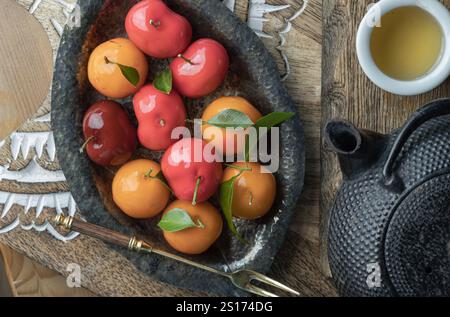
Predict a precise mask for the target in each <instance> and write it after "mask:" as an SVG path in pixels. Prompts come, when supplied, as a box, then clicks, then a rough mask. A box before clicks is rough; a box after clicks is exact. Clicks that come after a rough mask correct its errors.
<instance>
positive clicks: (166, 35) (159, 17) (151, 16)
mask: <svg viewBox="0 0 450 317" xmlns="http://www.w3.org/2000/svg"><path fill="white" fill-rule="evenodd" d="M150 21H153V24H151V22H150ZM125 29H126V31H127V34H128V37H129V38H130V40H131V41H132V42H133V43H134V44H135V45H136V46H137V47H138V48H139V49H141V50H142V51H143V52H144V53H146V54H147V55H150V56H152V57H155V58H169V57H175V56H177V55H178V54H179V53H181V52H183V51H184V50H185V49H186V47H187V46H188V45H189V43H190V42H191V39H192V27H191V25H190V24H189V21H188V20H187V19H186V18H185V17H183V16H181V15H179V14H177V13H175V12H173V11H172V10H171V9H170V8H169V7H167V5H166V4H165V3H164V2H163V1H161V0H144V1H141V2H139V3H137V4H136V5H135V6H133V7H132V8H131V9H130V11H129V12H128V14H127V17H126V20H125Z"/></svg>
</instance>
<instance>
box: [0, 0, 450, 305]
mask: <svg viewBox="0 0 450 317" xmlns="http://www.w3.org/2000/svg"><path fill="white" fill-rule="evenodd" d="M449 1H450V0H445V2H446V4H449ZM20 2H22V3H24V4H25V5H30V2H31V1H27V0H23V1H22V0H21V1H20ZM266 2H267V3H270V4H277V5H280V4H284V3H289V4H291V5H292V7H291V8H289V9H287V10H283V11H280V12H275V13H272V14H270V15H269V16H267V17H268V19H269V21H268V22H267V23H266V24H265V29H264V31H265V32H267V33H269V34H275V38H273V39H264V42H265V44H266V46H267V47H268V48H269V50H270V51H271V52H272V54H273V56H274V57H275V58H276V60H277V61H278V63H279V67H280V73H283V72H284V71H285V69H284V64H283V60H282V58H281V56H280V54H279V52H278V51H277V50H276V47H277V46H278V44H279V40H280V39H279V37H278V35H277V33H276V31H277V30H281V29H282V28H283V25H284V19H285V18H288V17H290V16H291V15H292V14H293V13H294V12H295V11H296V10H297V9H298V8H299V7H300V6H301V5H302V3H303V2H302V1H298V0H268V1H266ZM369 2H371V1H366V0H365V1H350V0H323V1H322V0H310V1H309V3H308V6H307V7H306V10H305V12H304V13H303V14H302V15H301V16H300V17H298V18H297V19H295V20H294V21H293V23H292V30H291V31H290V32H289V33H287V35H286V40H287V42H286V43H287V44H286V48H285V50H284V51H285V54H286V56H287V58H288V60H289V61H290V67H291V74H290V76H289V77H288V79H287V80H286V82H285V83H286V86H287V88H288V90H289V92H290V94H291V95H292V97H293V99H294V100H295V102H296V103H297V105H298V109H299V112H300V114H301V117H302V119H303V123H304V126H305V135H306V144H305V146H306V155H307V157H306V159H307V161H306V164H307V169H306V179H305V187H304V191H303V194H302V195H301V197H300V200H299V205H298V210H297V214H296V216H295V217H294V220H293V222H292V225H291V226H290V229H289V232H288V234H287V239H286V242H285V244H284V246H283V247H282V249H281V251H280V253H279V254H278V256H277V258H276V259H275V262H274V264H273V267H272V271H271V273H270V275H271V276H273V277H275V278H276V279H278V280H280V281H281V282H285V283H287V284H289V285H291V286H292V287H294V288H296V289H298V290H299V291H300V292H301V294H302V295H304V296H335V295H336V290H335V289H334V287H333V285H332V283H331V282H330V280H329V279H328V278H327V277H326V275H327V272H328V268H327V266H326V261H325V260H324V259H326V257H325V255H326V253H325V252H324V251H325V249H326V248H321V244H322V246H323V245H324V244H323V241H324V240H323V237H324V235H323V234H321V233H324V232H325V230H324V228H325V227H326V220H327V216H326V215H327V213H326V210H328V208H329V206H330V204H331V202H332V198H333V197H334V193H335V190H336V188H337V186H338V184H339V182H340V173H339V170H338V167H337V162H336V160H335V157H334V155H332V154H331V153H329V152H327V151H326V150H325V149H324V147H323V146H322V143H321V138H320V136H321V127H322V126H323V124H324V122H325V121H326V120H327V119H329V118H331V117H340V118H346V119H349V120H351V121H353V122H355V124H356V125H358V126H361V127H365V128H370V129H375V130H377V131H380V132H388V131H390V130H391V129H393V128H397V127H399V126H400V125H401V124H402V123H403V121H404V120H405V119H406V118H407V116H408V115H409V114H410V113H412V112H413V111H414V110H415V109H416V108H417V107H419V106H420V105H422V104H423V103H424V102H425V101H427V100H430V99H432V98H434V97H437V96H445V95H446V96H449V95H450V91H449V83H448V81H447V83H446V84H445V85H444V86H442V87H440V88H439V89H436V90H435V91H433V92H432V93H430V94H427V95H424V96H420V97H413V98H402V97H396V96H393V95H390V94H387V93H383V92H382V91H381V90H380V89H378V88H376V87H375V86H374V85H373V84H371V83H370V82H369V81H368V80H367V78H366V77H365V75H364V74H363V73H362V71H361V69H360V67H359V65H358V62H357V60H356V54H355V49H354V47H355V43H354V41H355V34H356V28H357V25H358V23H359V21H360V20H361V18H362V15H363V14H364V12H365V10H366V8H367V5H368V3H369ZM322 4H323V10H322ZM236 6H237V12H236V13H237V14H238V16H240V17H241V18H243V19H245V18H246V17H247V11H248V8H249V1H248V0H237V1H236ZM41 14H42V13H41ZM322 15H323V16H322ZM322 19H323V21H324V22H323V23H322ZM322 26H323V29H324V30H323V31H322ZM322 34H324V37H323V43H324V45H323V47H322ZM54 41H55V40H53V41H52V42H54ZM322 52H323V53H324V54H323V56H322ZM322 61H323V62H322ZM322 68H323V72H322ZM47 108H48V106H47ZM1 186H2V183H1V182H0V190H1V189H2V188H1ZM321 210H322V212H321ZM321 214H323V215H324V217H321ZM0 242H3V243H5V244H7V245H9V246H10V247H12V248H13V249H15V250H18V251H19V252H21V253H24V254H27V255H28V256H29V257H30V258H32V259H33V260H36V261H38V262H40V263H43V264H45V265H46V266H48V267H50V268H52V269H54V270H56V271H58V272H60V273H61V274H63V275H67V274H68V272H67V271H66V267H67V264H68V263H78V264H80V266H81V267H82V268H83V276H82V284H83V286H85V287H86V288H88V289H89V290H91V291H93V292H94V293H96V294H99V295H119V296H125V295H144V296H178V295H184V296H189V295H206V294H200V293H194V292H190V291H185V290H180V289H178V288H175V287H172V286H168V285H164V284H162V283H159V282H156V281H152V280H150V279H148V278H147V277H146V276H145V275H143V274H142V273H140V272H139V271H137V270H136V269H134V267H133V266H132V265H130V263H129V262H128V260H127V259H125V258H124V257H122V256H121V255H119V254H118V253H116V252H114V251H112V250H110V249H108V248H106V247H105V245H104V244H103V243H101V242H98V241H96V240H93V239H90V238H86V237H79V238H76V239H75V240H73V241H71V242H68V243H62V242H57V241H55V240H54V239H52V238H51V237H50V236H49V235H47V234H44V233H43V234H36V233H35V232H32V231H22V230H19V229H16V230H14V231H12V232H10V233H8V234H4V235H0ZM321 255H322V257H321ZM323 272H324V273H325V274H323Z"/></svg>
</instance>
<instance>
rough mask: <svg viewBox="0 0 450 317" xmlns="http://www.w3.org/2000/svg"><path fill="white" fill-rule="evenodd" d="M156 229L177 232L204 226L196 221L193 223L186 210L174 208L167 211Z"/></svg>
mask: <svg viewBox="0 0 450 317" xmlns="http://www.w3.org/2000/svg"><path fill="white" fill-rule="evenodd" d="M158 227H160V228H161V229H162V230H164V231H167V232H177V231H181V230H184V229H188V228H200V229H203V228H205V225H204V224H203V223H202V222H201V221H200V219H198V220H197V223H195V222H194V221H193V220H192V218H191V216H190V215H189V214H188V213H187V211H186V210H184V209H181V208H174V209H172V210H169V211H168V212H167V213H166V214H165V215H164V216H163V217H162V218H161V221H160V222H159V223H158Z"/></svg>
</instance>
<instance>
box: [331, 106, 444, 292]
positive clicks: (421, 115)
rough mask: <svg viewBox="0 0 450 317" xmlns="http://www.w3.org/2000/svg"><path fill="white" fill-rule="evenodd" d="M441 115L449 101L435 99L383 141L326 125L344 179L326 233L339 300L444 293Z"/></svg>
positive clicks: (346, 127) (344, 127)
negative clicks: (356, 297)
mask: <svg viewBox="0 0 450 317" xmlns="http://www.w3.org/2000/svg"><path fill="white" fill-rule="evenodd" d="M422 110H423V111H422ZM430 111H431V112H433V114H430ZM448 113H450V100H448V99H445V100H439V101H436V102H434V103H432V104H429V105H427V106H425V107H424V108H422V109H421V111H419V112H418V113H417V114H416V115H415V116H414V117H413V118H412V119H411V120H410V122H409V123H410V125H409V126H408V127H406V126H405V128H403V129H402V130H399V131H396V132H394V133H393V134H391V135H389V136H385V137H382V136H375V137H374V136H373V135H371V134H370V133H367V132H359V131H357V130H356V129H355V128H354V127H352V126H351V125H350V124H348V123H346V122H341V123H339V122H337V121H333V122H331V123H329V124H328V125H327V128H326V131H325V134H326V141H327V142H328V144H330V146H331V147H332V148H333V149H334V150H335V151H336V152H338V156H339V161H340V163H341V166H342V168H343V174H344V181H343V184H342V187H341V188H340V190H339V192H338V193H337V196H336V199H335V203H334V206H333V208H332V210H331V216H330V225H329V232H328V239H329V240H328V245H329V261H330V267H331V271H332V274H333V278H334V280H335V283H336V285H337V287H338V289H339V290H340V293H341V295H344V296H377V295H379V296H444V295H447V296H448V295H450V174H449V173H450V116H448V115H446V116H442V115H445V114H448ZM434 116H438V117H436V118H433V117H434ZM413 121H414V122H413ZM411 123H414V124H411ZM411 127H414V131H411ZM408 129H409V131H405V130H408ZM399 139H402V140H403V141H404V143H401V144H398V143H399ZM400 148H401V151H400ZM396 151H397V152H398V153H393V152H396ZM389 159H390V160H391V161H390V162H391V165H390V166H388V167H387V165H389V164H387V163H386V162H387V161H389ZM389 168H391V169H392V171H393V173H392V175H389V177H388V178H386V173H387V172H389Z"/></svg>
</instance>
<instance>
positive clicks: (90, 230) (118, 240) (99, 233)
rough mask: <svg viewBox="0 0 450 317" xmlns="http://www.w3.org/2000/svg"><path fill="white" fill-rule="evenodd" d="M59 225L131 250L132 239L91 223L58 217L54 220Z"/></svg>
mask: <svg viewBox="0 0 450 317" xmlns="http://www.w3.org/2000/svg"><path fill="white" fill-rule="evenodd" d="M54 220H55V223H56V224H57V225H61V226H63V227H65V228H66V229H69V230H73V231H76V232H79V233H82V234H85V235H87V236H90V237H93V238H96V239H99V240H102V241H105V242H109V243H112V244H115V245H118V246H121V247H125V248H129V246H130V241H131V240H132V239H133V238H132V237H130V236H128V235H125V234H122V233H119V232H116V231H113V230H110V229H107V228H104V227H100V226H97V225H94V224H92V223H89V222H85V221H81V220H79V219H76V218H73V217H64V216H62V215H59V216H56V218H55V219H54Z"/></svg>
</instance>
